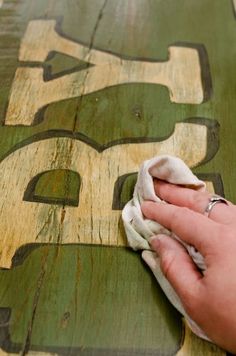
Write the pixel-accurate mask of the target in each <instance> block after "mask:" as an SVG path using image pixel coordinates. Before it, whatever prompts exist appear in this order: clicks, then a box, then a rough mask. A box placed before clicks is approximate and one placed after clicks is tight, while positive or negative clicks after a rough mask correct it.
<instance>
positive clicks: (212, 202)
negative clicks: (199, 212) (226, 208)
mask: <svg viewBox="0 0 236 356" xmlns="http://www.w3.org/2000/svg"><path fill="white" fill-rule="evenodd" d="M218 203H223V204H226V205H229V204H228V202H227V200H226V199H224V198H222V197H220V196H219V195H212V197H211V198H210V199H209V203H208V204H207V207H206V209H205V212H204V214H205V215H206V216H209V214H210V212H211V211H212V209H213V207H214V206H215V205H216V204H218Z"/></svg>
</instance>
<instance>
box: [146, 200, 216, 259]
mask: <svg viewBox="0 0 236 356" xmlns="http://www.w3.org/2000/svg"><path fill="white" fill-rule="evenodd" d="M142 212H143V214H144V215H145V216H146V217H147V218H148V219H151V220H155V221H157V222H158V223H159V224H161V225H163V226H164V227H166V228H167V229H168V230H171V231H172V232H174V233H175V234H176V235H177V236H178V237H179V238H180V239H181V240H182V241H184V242H186V243H187V244H189V245H192V246H194V247H196V248H197V250H198V251H199V252H201V253H202V254H203V255H205V254H206V253H207V252H208V251H209V249H210V250H212V248H214V245H215V242H216V240H217V239H218V238H219V233H220V229H219V227H220V225H219V224H218V223H217V222H215V221H213V220H211V219H209V218H207V217H206V216H204V215H202V214H200V213H197V212H194V211H192V210H190V209H188V208H185V207H178V206H175V205H171V204H165V203H154V202H149V201H148V202H144V203H143V204H142Z"/></svg>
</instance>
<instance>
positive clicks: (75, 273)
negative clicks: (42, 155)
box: [0, 0, 236, 355]
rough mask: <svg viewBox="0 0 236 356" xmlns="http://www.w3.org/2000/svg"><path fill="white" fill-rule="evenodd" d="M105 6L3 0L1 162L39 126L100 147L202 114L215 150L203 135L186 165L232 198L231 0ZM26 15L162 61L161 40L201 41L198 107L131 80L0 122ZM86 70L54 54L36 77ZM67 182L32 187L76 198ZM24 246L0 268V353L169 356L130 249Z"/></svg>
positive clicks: (166, 329)
mask: <svg viewBox="0 0 236 356" xmlns="http://www.w3.org/2000/svg"><path fill="white" fill-rule="evenodd" d="M103 5H104V1H102V0H96V1H92V0H89V1H88V0H76V1H75V0H73V1H72V0H68V1H66V2H65V1H62V0H57V1H55V0H49V1H47V0H40V1H31V0H4V4H3V7H2V8H1V9H0V121H1V123H2V126H1V127H0V157H1V159H3V158H4V157H5V156H6V155H7V154H8V153H9V152H10V151H13V150H15V149H16V148H17V147H20V146H22V145H23V143H24V142H27V143H31V142H34V141H35V140H36V139H40V138H44V137H45V136H47V135H48V132H49V131H50V134H55V131H53V130H63V132H67V133H68V134H70V135H72V136H73V135H75V136H76V135H80V137H83V138H84V137H85V138H86V140H88V141H89V142H91V143H95V144H96V145H97V147H99V148H100V149H102V148H104V147H106V145H108V144H111V143H112V142H113V143H114V142H121V141H122V140H124V139H129V140H130V141H131V142H132V141H133V140H134V139H140V138H154V139H156V140H158V141H161V140H163V139H164V138H166V137H168V136H169V135H170V134H171V133H172V132H173V129H174V124H175V123H176V122H182V121H184V120H186V119H189V118H192V121H193V122H196V123H197V122H199V121H198V118H203V121H202V122H204V123H206V124H207V125H208V126H211V125H213V124H214V122H213V120H217V121H218V123H219V124H220V131H219V135H220V136H219V138H220V146H219V150H218V152H217V154H216V151H217V147H216V146H215V147H213V148H212V147H210V146H211V145H210V144H211V142H213V143H214V145H215V142H214V135H215V133H216V130H213V136H211V137H210V138H209V156H208V159H209V161H208V162H205V163H204V164H202V165H200V166H199V167H197V168H196V169H195V171H196V172H198V173H216V172H217V173H219V174H220V175H221V178H222V180H223V184H224V190H225V194H226V196H227V198H229V199H231V200H232V201H234V202H236V189H235V184H234V182H235V179H236V165H235V164H234V161H233V158H234V156H235V147H236V146H235V134H236V125H235V117H236V101H235V95H236V66H235V55H236V45H235V43H236V19H235V15H234V13H233V9H232V2H231V1H229V0H198V1H196V0H179V1H173V0H158V1H157V0H151V1H148V2H146V1H144V0H137V1H124V0H122V1H115V0H108V1H106V2H105V7H104V8H103ZM35 18H43V19H58V22H59V25H58V27H59V28H60V31H61V33H63V34H65V35H66V36H67V37H69V38H72V39H74V40H75V41H78V42H80V43H84V44H86V45H87V46H91V47H95V48H99V49H102V50H105V51H109V52H112V53H116V54H118V55H119V56H122V57H125V58H126V57H128V58H138V59H142V58H146V59H147V58H148V59H153V60H166V59H167V49H168V46H169V45H170V44H173V43H176V42H178V43H182V44H183V43H184V44H185V45H190V46H192V45H197V44H203V45H204V47H205V49H206V52H207V56H208V60H209V64H210V73H211V78H212V85H213V92H212V95H211V97H210V99H209V100H208V101H206V102H205V103H203V104H201V105H184V104H173V103H171V102H170V99H169V95H168V90H167V88H164V87H162V86H158V85H151V84H134V83H132V84H126V85H121V86H116V87H112V88H107V89H104V90H102V91H99V92H96V93H92V94H90V95H87V96H83V97H82V98H78V99H77V98H76V99H70V100H65V101H62V102H58V103H55V104H52V105H50V106H49V107H48V108H46V109H45V110H43V111H42V112H41V115H40V116H39V117H38V118H37V119H36V120H35V123H34V126H32V127H7V126H4V119H5V113H6V108H7V103H8V99H9V93H10V89H11V85H12V81H13V77H14V73H15V70H16V68H17V67H18V66H19V65H23V63H21V64H19V62H18V50H19V45H20V41H21V38H22V36H23V34H24V32H25V30H26V27H27V24H28V22H29V21H30V20H32V19H35ZM86 65H87V64H86V63H84V62H83V63H81V62H79V61H76V60H74V59H72V58H69V57H67V56H64V55H61V54H56V55H55V56H54V57H51V58H48V60H47V61H46V62H45V72H46V73H47V74H48V76H49V78H50V75H51V76H55V75H56V76H58V75H60V73H61V75H65V73H69V72H73V71H77V70H80V69H82V68H85V67H86ZM50 68H51V69H50ZM78 104H79V105H78ZM205 119H209V121H206V120H205ZM36 136H37V138H36ZM25 140H26V141H25ZM32 164H33V162H32ZM53 179H54V180H53ZM65 179H66V178H65V176H64V178H63V177H62V176H60V179H59V180H60V182H58V176H57V177H56V176H55V175H54V177H51V178H49V176H47V177H44V180H42V181H41V183H40V185H38V186H37V189H38V190H37V194H38V195H40V196H44V197H45V196H46V197H48V196H49V195H50V197H53V198H61V197H65V196H67V197H68V196H69V197H74V196H75V195H76V187H75V184H72V183H71V182H70V184H69V185H68V184H66V183H65ZM132 179H133V178H132ZM132 179H131V180H130V181H129V182H126V183H127V185H126V186H125V187H124V190H123V191H122V196H121V199H120V201H121V205H122V204H123V203H124V202H125V201H127V199H128V197H130V194H131V187H132V186H133V180H132ZM55 181H57V183H56V185H55V186H54V184H53V182H55ZM48 182H50V183H48ZM54 189H55V190H54ZM118 208H121V206H120V207H118ZM16 223H17V222H16ZM32 250H33V249H32V248H31V247H30V248H28V249H27V248H26V249H24V251H23V252H22V251H20V252H19V254H18V255H17V256H16V257H15V260H14V263H15V264H17V265H18V266H17V267H15V268H13V269H11V270H10V271H5V270H2V271H1V272H0V307H1V308H2V309H1V312H0V316H1V320H2V321H3V322H2V323H1V324H2V325H3V326H2V327H1V325H0V341H1V345H0V346H1V347H2V348H3V349H4V350H6V351H9V352H13V353H14V352H15V353H18V352H20V351H22V352H23V354H24V353H25V352H27V350H29V349H33V350H38V351H51V352H58V353H59V354H60V353H65V354H68V355H69V354H72V355H74V354H75V355H76V354H78V350H79V349H80V352H81V354H85V355H92V354H94V355H97V354H102V353H103V354H105V355H113V354H114V355H118V354H119V353H118V351H119V352H120V354H122V352H123V354H124V355H125V354H126V355H132V353H133V354H135V355H149V354H155V355H173V354H175V352H176V351H177V350H178V348H180V344H181V341H180V340H181V336H182V329H181V320H180V317H179V315H178V314H177V313H176V312H175V311H174V310H173V309H172V308H171V306H170V305H169V304H168V303H167V301H166V299H165V297H164V296H163V294H162V292H161V291H160V289H159V288H158V286H157V284H156V282H155V280H154V279H153V278H152V276H151V274H150V273H149V271H147V269H146V268H145V266H144V265H143V264H142V263H141V262H140V256H139V255H136V254H135V253H132V252H129V251H127V250H126V249H121V248H107V247H94V246H93V247H90V246H87V247H85V246H78V245H75V246H66V247H61V246H57V247H55V246H54V247H53V246H50V247H49V246H46V247H41V248H39V249H37V250H35V251H33V252H32ZM22 254H23V255H24V254H25V255H26V256H27V257H25V258H23V257H22ZM22 261H24V262H22ZM5 324H6V325H5ZM9 338H10V339H9ZM99 352H100V353H99Z"/></svg>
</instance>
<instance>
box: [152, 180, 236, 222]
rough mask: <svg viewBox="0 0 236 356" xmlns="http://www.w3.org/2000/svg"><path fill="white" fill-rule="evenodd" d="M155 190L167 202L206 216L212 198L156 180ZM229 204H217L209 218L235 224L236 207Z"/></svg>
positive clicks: (203, 193) (205, 193) (208, 194)
mask: <svg viewBox="0 0 236 356" xmlns="http://www.w3.org/2000/svg"><path fill="white" fill-rule="evenodd" d="M154 188H155V192H156V194H157V195H158V196H159V197H160V198H161V199H163V200H165V201H166V202H168V203H170V204H174V205H177V206H183V207H184V206H185V207H187V208H190V209H192V210H194V211H196V212H198V213H202V214H204V212H205V210H206V207H207V204H208V203H209V199H210V198H211V196H212V194H210V193H209V192H202V191H197V190H194V189H190V188H186V187H182V186H179V185H175V184H170V183H167V182H165V181H161V180H157V179H155V180H154ZM228 204H229V205H226V204H224V203H218V204H216V205H215V206H214V208H213V209H212V211H211V212H210V213H209V217H210V218H211V219H212V220H215V221H217V222H220V223H224V224H229V223H231V222H234V220H235V209H234V205H233V204H232V203H230V202H228Z"/></svg>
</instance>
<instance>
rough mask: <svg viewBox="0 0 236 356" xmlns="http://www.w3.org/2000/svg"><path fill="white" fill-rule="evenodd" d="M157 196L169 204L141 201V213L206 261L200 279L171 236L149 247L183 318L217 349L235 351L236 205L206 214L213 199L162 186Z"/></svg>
mask: <svg viewBox="0 0 236 356" xmlns="http://www.w3.org/2000/svg"><path fill="white" fill-rule="evenodd" d="M154 186H155V191H156V194H157V195H158V196H159V197H161V199H163V200H165V201H167V202H168V203H169V204H163V203H153V202H144V203H143V204H142V212H143V214H144V215H145V216H146V217H147V218H148V219H152V220H155V221H157V222H158V223H160V224H161V225H163V226H165V227H166V228H167V229H169V230H171V231H173V232H174V233H175V234H176V235H177V236H179V237H180V238H181V240H183V241H184V242H186V243H187V244H189V245H192V246H194V247H195V248H196V249H197V250H198V251H199V252H200V253H201V254H202V255H203V257H204V259H205V263H206V267H207V269H206V271H205V272H204V274H202V273H201V272H200V271H199V270H198V269H197V268H196V265H195V264H194V263H193V261H192V259H191V258H190V256H189V254H188V253H187V251H186V249H185V248H184V247H183V246H182V245H181V244H180V243H178V242H177V241H176V240H173V239H172V238H171V237H169V236H165V235H158V236H157V237H155V238H154V239H153V240H152V242H151V245H152V248H153V250H154V251H155V252H156V253H157V254H158V255H159V257H160V261H161V268H162V271H163V273H164V275H165V277H166V278H167V279H168V281H169V282H170V284H171V285H172V287H173V288H174V290H175V291H176V293H177V295H178V296H179V298H180V299H181V301H182V304H183V306H184V308H185V310H186V312H187V314H188V315H189V316H190V317H191V318H192V319H193V320H194V321H195V322H196V323H197V324H198V325H199V326H200V327H201V328H202V330H203V331H204V332H205V333H206V335H207V336H208V337H209V338H210V339H211V340H212V341H214V342H215V343H216V344H218V345H219V346H221V347H223V348H225V349H227V350H229V351H230V352H236V206H235V205H233V204H232V203H230V202H228V205H226V204H220V203H218V204H216V205H215V206H214V207H213V209H212V211H211V212H210V214H209V216H208V217H207V216H205V215H204V211H205V209H206V206H207V205H208V202H209V199H210V197H211V194H210V193H208V192H198V191H195V190H193V189H189V188H184V187H180V186H177V185H173V184H169V183H166V182H163V181H159V180H156V181H155V182H154Z"/></svg>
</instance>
